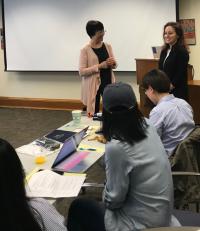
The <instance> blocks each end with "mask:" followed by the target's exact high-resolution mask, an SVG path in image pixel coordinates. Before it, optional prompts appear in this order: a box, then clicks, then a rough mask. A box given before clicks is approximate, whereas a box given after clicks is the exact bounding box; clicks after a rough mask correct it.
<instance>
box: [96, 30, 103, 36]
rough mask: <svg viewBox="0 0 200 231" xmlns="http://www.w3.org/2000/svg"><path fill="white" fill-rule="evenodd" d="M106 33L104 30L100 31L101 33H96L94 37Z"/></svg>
mask: <svg viewBox="0 0 200 231" xmlns="http://www.w3.org/2000/svg"><path fill="white" fill-rule="evenodd" d="M105 33H106V30H101V31H97V32H96V34H95V35H97V36H100V35H104V34H105Z"/></svg>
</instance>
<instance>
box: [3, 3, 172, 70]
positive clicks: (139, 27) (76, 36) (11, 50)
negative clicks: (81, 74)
mask: <svg viewBox="0 0 200 231" xmlns="http://www.w3.org/2000/svg"><path fill="white" fill-rule="evenodd" d="M91 19H95V20H100V21H102V22H103V24H104V27H105V30H106V34H105V37H104V41H106V42H108V43H111V45H112V47H113V51H114V54H115V57H116V59H117V62H118V68H117V71H135V68H136V67H135V58H153V55H152V50H151V47H152V46H159V45H162V42H163V41H162V30H163V25H164V24H165V23H166V22H168V21H175V20H176V1H175V0H109V1H108V0H101V1H99V0H34V1H33V0H4V1H3V24H4V33H5V46H6V49H5V70H6V71H77V70H78V62H79V53H80V49H81V47H83V46H84V44H86V43H87V42H88V41H89V37H88V36H87V34H86V31H85V25H86V22H87V21H88V20H91Z"/></svg>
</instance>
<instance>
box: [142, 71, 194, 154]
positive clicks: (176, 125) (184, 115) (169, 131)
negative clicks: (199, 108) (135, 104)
mask: <svg viewBox="0 0 200 231" xmlns="http://www.w3.org/2000/svg"><path fill="white" fill-rule="evenodd" d="M142 87H143V88H144V89H145V94H146V95H147V97H148V98H149V99H150V100H151V101H152V102H153V103H154V104H155V105H156V106H155V107H154V108H153V109H152V110H151V112H150V115H149V120H150V123H151V124H153V125H154V126H155V127H156V129H157V132H158V134H159V136H160V138H161V140H162V142H163V145H164V147H165V150H166V152H167V155H168V156H170V155H171V154H172V152H173V150H174V149H175V148H176V146H177V145H178V144H179V143H180V142H181V141H182V140H184V139H185V138H186V137H187V136H188V135H189V133H190V132H191V131H192V130H193V129H194V127H195V123H194V120H193V111H192V108H191V106H190V105H189V104H188V103H187V102H186V101H185V100H183V99H179V98H176V97H174V95H172V94H170V93H169V91H170V80H169V78H168V77H167V75H166V74H165V73H164V72H163V71H161V70H157V69H155V70H152V71H150V72H149V73H147V74H146V75H145V76H144V78H143V80H142Z"/></svg>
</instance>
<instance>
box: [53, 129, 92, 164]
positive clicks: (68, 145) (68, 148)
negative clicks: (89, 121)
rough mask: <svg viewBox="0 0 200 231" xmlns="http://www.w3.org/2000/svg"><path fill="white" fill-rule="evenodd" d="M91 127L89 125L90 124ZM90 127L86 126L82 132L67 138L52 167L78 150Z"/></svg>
mask: <svg viewBox="0 0 200 231" xmlns="http://www.w3.org/2000/svg"><path fill="white" fill-rule="evenodd" d="M88 127H89V126H88ZM88 127H86V128H84V129H83V130H81V131H80V132H77V133H76V134H75V135H73V136H72V137H70V138H68V139H67V140H65V142H64V144H63V146H62V148H61V149H60V152H59V153H58V155H57V157H56V159H55V161H54V163H53V165H52V167H55V166H56V165H57V164H59V163H60V162H61V161H62V160H64V159H66V158H67V157H69V156H70V155H71V154H72V153H74V152H75V151H76V147H78V146H79V144H80V142H81V140H82V139H83V137H84V136H85V134H86V132H87V129H88Z"/></svg>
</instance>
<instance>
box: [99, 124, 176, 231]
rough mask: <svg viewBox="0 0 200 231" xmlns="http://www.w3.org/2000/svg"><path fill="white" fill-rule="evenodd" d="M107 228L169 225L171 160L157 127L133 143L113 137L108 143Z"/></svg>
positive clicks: (109, 230)
mask: <svg viewBox="0 0 200 231" xmlns="http://www.w3.org/2000/svg"><path fill="white" fill-rule="evenodd" d="M105 164H106V178H107V182H106V186H105V189H104V194H103V200H104V202H105V205H106V213H105V225H106V230H107V231H122V230H123V231H136V230H140V229H144V228H149V227H159V226H169V225H170V222H171V211H172V207H173V183H172V175H171V169H170V164H169V161H168V158H167V155H166V153H165V150H164V147H163V145H162V143H161V140H160V138H159V136H158V134H157V132H156V130H155V129H154V128H153V127H151V126H149V127H148V129H147V138H145V139H144V140H142V141H140V142H138V143H135V144H134V145H129V144H127V143H124V142H120V141H118V140H115V139H112V140H111V142H109V143H107V144H106V151H105Z"/></svg>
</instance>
